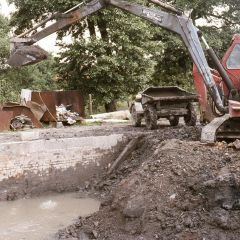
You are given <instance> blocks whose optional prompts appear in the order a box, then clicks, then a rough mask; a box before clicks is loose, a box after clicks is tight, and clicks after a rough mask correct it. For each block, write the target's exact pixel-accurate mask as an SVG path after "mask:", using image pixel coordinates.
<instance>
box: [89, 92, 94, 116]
mask: <svg viewBox="0 0 240 240" xmlns="http://www.w3.org/2000/svg"><path fill="white" fill-rule="evenodd" d="M92 114H93V101H92V94H89V115H92Z"/></svg>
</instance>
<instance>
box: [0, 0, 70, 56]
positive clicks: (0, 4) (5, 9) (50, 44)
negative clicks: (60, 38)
mask: <svg viewBox="0 0 240 240" xmlns="http://www.w3.org/2000/svg"><path fill="white" fill-rule="evenodd" d="M14 10H15V7H14V5H10V6H9V5H8V4H7V1H6V0H0V13H1V14H3V15H4V16H6V17H9V16H10V14H11V13H12V12H14ZM56 37H57V34H52V35H50V36H48V37H46V38H44V39H42V40H41V41H39V42H38V43H37V45H39V46H40V47H42V48H43V49H44V50H46V51H48V52H50V53H53V54H57V52H59V48H58V47H57V46H56V45H55V44H56ZM68 41H69V39H66V40H65V42H68Z"/></svg>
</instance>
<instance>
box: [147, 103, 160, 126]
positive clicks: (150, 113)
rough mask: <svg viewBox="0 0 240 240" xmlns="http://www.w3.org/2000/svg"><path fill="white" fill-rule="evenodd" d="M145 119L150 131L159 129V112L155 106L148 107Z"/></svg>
mask: <svg viewBox="0 0 240 240" xmlns="http://www.w3.org/2000/svg"><path fill="white" fill-rule="evenodd" d="M144 118H145V122H146V127H147V129H149V130H153V129H156V128H157V119H158V117H157V112H156V109H155V108H154V107H153V106H147V107H146V108H145V109H144Z"/></svg>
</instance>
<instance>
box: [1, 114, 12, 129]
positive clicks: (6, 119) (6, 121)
mask: <svg viewBox="0 0 240 240" xmlns="http://www.w3.org/2000/svg"><path fill="white" fill-rule="evenodd" d="M12 118H13V112H12V111H8V112H6V111H1V110H0V131H1V132H2V131H8V130H10V123H11V119H12Z"/></svg>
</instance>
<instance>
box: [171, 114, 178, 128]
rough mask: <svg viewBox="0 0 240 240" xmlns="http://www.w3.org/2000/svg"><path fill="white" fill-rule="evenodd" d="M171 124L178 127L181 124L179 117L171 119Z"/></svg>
mask: <svg viewBox="0 0 240 240" xmlns="http://www.w3.org/2000/svg"><path fill="white" fill-rule="evenodd" d="M169 122H170V125H171V126H173V127H174V126H177V125H178V123H179V117H178V116H175V117H174V118H173V119H169Z"/></svg>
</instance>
